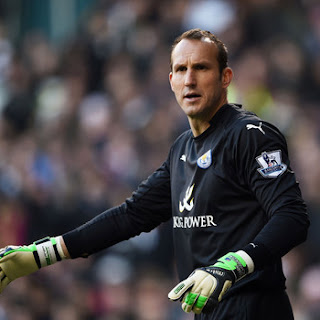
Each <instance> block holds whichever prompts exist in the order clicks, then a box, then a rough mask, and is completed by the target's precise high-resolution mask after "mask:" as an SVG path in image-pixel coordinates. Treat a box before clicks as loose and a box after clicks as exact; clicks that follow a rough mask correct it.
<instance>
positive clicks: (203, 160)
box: [197, 149, 212, 169]
mask: <svg viewBox="0 0 320 320" xmlns="http://www.w3.org/2000/svg"><path fill="white" fill-rule="evenodd" d="M211 163H212V156H211V149H210V150H208V151H207V152H206V153H205V154H203V155H202V156H201V157H200V158H198V160H197V165H198V167H200V168H202V169H207V168H209V167H210V165H211Z"/></svg>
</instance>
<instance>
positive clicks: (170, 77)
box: [169, 72, 173, 91]
mask: <svg viewBox="0 0 320 320" xmlns="http://www.w3.org/2000/svg"><path fill="white" fill-rule="evenodd" d="M169 82H170V87H171V90H172V91H173V87H172V72H170V73H169Z"/></svg>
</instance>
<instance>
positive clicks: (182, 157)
mask: <svg viewBox="0 0 320 320" xmlns="http://www.w3.org/2000/svg"><path fill="white" fill-rule="evenodd" d="M180 160H182V161H184V162H186V161H187V156H186V155H185V154H183V155H182V156H181V157H180Z"/></svg>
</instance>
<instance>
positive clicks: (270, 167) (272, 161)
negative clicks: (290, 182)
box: [256, 150, 287, 178]
mask: <svg viewBox="0 0 320 320" xmlns="http://www.w3.org/2000/svg"><path fill="white" fill-rule="evenodd" d="M256 160H257V162H258V163H259V165H260V168H259V169H258V172H259V173H260V174H261V175H262V176H263V177H265V178H276V177H278V176H280V175H281V174H282V173H284V172H285V171H286V170H287V165H286V164H284V163H282V159H281V150H276V151H271V152H266V151H264V152H262V154H261V155H260V156H258V157H257V158H256Z"/></svg>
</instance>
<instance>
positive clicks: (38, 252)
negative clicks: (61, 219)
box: [0, 237, 65, 293]
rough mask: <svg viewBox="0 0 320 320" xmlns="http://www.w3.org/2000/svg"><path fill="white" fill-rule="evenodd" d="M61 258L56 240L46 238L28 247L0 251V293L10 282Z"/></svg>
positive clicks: (11, 247)
mask: <svg viewBox="0 0 320 320" xmlns="http://www.w3.org/2000/svg"><path fill="white" fill-rule="evenodd" d="M59 245H60V242H59ZM63 258H65V256H64V254H61V248H59V246H58V248H57V239H56V238H49V237H46V238H44V239H41V240H38V241H36V242H34V243H33V244H31V245H29V246H7V247H5V248H2V249H0V293H1V292H2V291H3V289H4V288H5V287H6V286H7V285H8V284H9V283H10V282H11V281H13V280H15V279H17V278H20V277H23V276H26V275H29V274H31V273H33V272H35V271H37V270H39V269H40V268H41V267H45V266H48V265H51V264H53V263H55V262H57V261H60V260H62V259H63Z"/></svg>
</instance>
